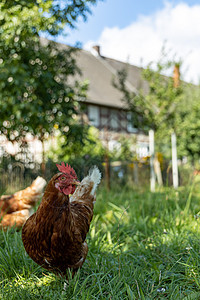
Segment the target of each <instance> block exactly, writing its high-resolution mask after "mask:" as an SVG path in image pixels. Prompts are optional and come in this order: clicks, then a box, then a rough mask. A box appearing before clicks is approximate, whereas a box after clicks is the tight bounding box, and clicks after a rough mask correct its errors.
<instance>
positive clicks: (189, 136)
mask: <svg viewBox="0 0 200 300" xmlns="http://www.w3.org/2000/svg"><path fill="white" fill-rule="evenodd" d="M199 99H200V87H199V86H198V87H194V86H188V89H187V93H186V94H185V99H184V102H183V105H182V107H181V108H180V117H179V126H178V127H177V136H178V146H179V148H178V150H179V153H180V154H181V156H187V157H189V158H190V160H192V162H193V163H194V162H196V163H197V162H198V160H199V158H200V139H199V131H200V119H199V115H200V105H199Z"/></svg>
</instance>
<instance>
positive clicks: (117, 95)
mask: <svg viewBox="0 0 200 300" xmlns="http://www.w3.org/2000/svg"><path fill="white" fill-rule="evenodd" d="M41 42H42V43H48V40H46V39H43V38H41ZM58 45H59V47H60V48H65V47H69V46H67V45H64V44H59V43H58ZM75 56H76V61H77V65H78V66H79V68H80V70H81V72H82V75H81V76H78V78H77V77H76V79H79V80H81V81H84V80H88V81H89V89H88V92H87V100H86V102H88V103H91V104H98V105H102V106H110V107H115V108H126V105H125V103H124V102H123V101H122V98H123V94H122V93H121V92H120V91H119V90H117V89H116V88H115V87H114V86H113V84H112V81H113V79H114V77H115V76H116V74H117V71H120V70H122V69H124V68H125V69H126V70H127V81H126V84H127V88H128V89H129V90H131V91H135V92H137V91H139V90H140V89H141V88H142V89H143V90H144V91H146V90H147V83H146V82H145V81H144V80H142V78H141V72H142V68H138V67H136V66H133V65H130V64H127V63H123V62H121V61H117V60H115V59H111V58H107V57H103V56H97V55H93V54H92V53H91V52H89V51H86V50H82V49H80V51H77V53H76V55H75Z"/></svg>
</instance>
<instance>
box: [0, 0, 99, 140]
mask: <svg viewBox="0 0 200 300" xmlns="http://www.w3.org/2000/svg"><path fill="white" fill-rule="evenodd" d="M96 2H97V0H79V1H75V0H68V1H56V0H55V1H52V0H35V1H30V0H28V1H24V0H11V1H6V0H3V1H1V3H0V111H1V119H0V133H2V134H4V135H6V136H7V138H8V139H9V140H11V141H13V140H18V141H21V143H23V141H24V137H25V136H26V134H27V132H30V133H31V134H32V135H34V136H37V137H38V138H39V139H40V140H41V141H43V140H44V138H45V137H46V136H48V135H50V134H52V133H53V132H54V130H56V129H58V128H59V129H60V131H61V132H65V131H66V130H68V127H70V126H71V125H73V123H74V122H73V118H74V116H75V115H76V114H77V113H78V112H79V108H80V105H79V102H78V101H77V100H80V99H83V98H84V97H85V95H86V89H87V84H84V83H83V84H81V83H78V82H75V83H73V84H72V83H70V82H71V77H72V76H74V75H75V74H76V73H77V72H79V69H78V67H77V66H76V62H75V56H74V53H75V51H76V49H74V48H67V49H66V48H65V49H63V48H61V47H59V46H58V45H57V44H56V43H54V42H52V41H48V42H46V41H45V40H42V41H41V39H40V37H39V34H40V32H46V33H48V34H49V35H50V36H55V35H58V34H60V33H61V32H62V31H63V29H64V26H65V25H66V26H69V27H72V28H73V27H75V26H76V23H77V20H78V18H79V17H80V16H81V17H83V18H84V19H86V18H87V15H88V13H89V12H90V10H89V7H90V5H91V4H95V3H96Z"/></svg>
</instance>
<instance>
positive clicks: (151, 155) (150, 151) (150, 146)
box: [149, 129, 156, 192]
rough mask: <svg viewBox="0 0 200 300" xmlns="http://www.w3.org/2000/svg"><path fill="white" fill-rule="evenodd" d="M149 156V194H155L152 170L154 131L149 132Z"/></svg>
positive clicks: (154, 179) (154, 180)
mask: <svg viewBox="0 0 200 300" xmlns="http://www.w3.org/2000/svg"><path fill="white" fill-rule="evenodd" d="M149 154H150V190H151V192H155V186H156V176H155V170H154V157H155V151H154V131H153V130H152V129H151V130H149Z"/></svg>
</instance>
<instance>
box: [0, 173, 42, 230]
mask: <svg viewBox="0 0 200 300" xmlns="http://www.w3.org/2000/svg"><path fill="white" fill-rule="evenodd" d="M45 185H46V180H45V179H43V178H42V177H39V176H38V177H37V178H36V179H35V180H34V181H33V182H32V184H31V185H30V186H29V187H27V188H26V189H24V190H21V191H18V192H16V193H14V194H13V195H3V196H1V198H0V227H1V228H4V229H6V228H8V227H13V226H14V227H17V228H21V227H22V226H23V224H24V223H25V221H26V220H27V219H28V218H29V217H30V215H31V213H32V209H33V207H34V206H35V205H36V203H37V202H38V200H40V199H41V197H42V193H43V189H44V187H45Z"/></svg>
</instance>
